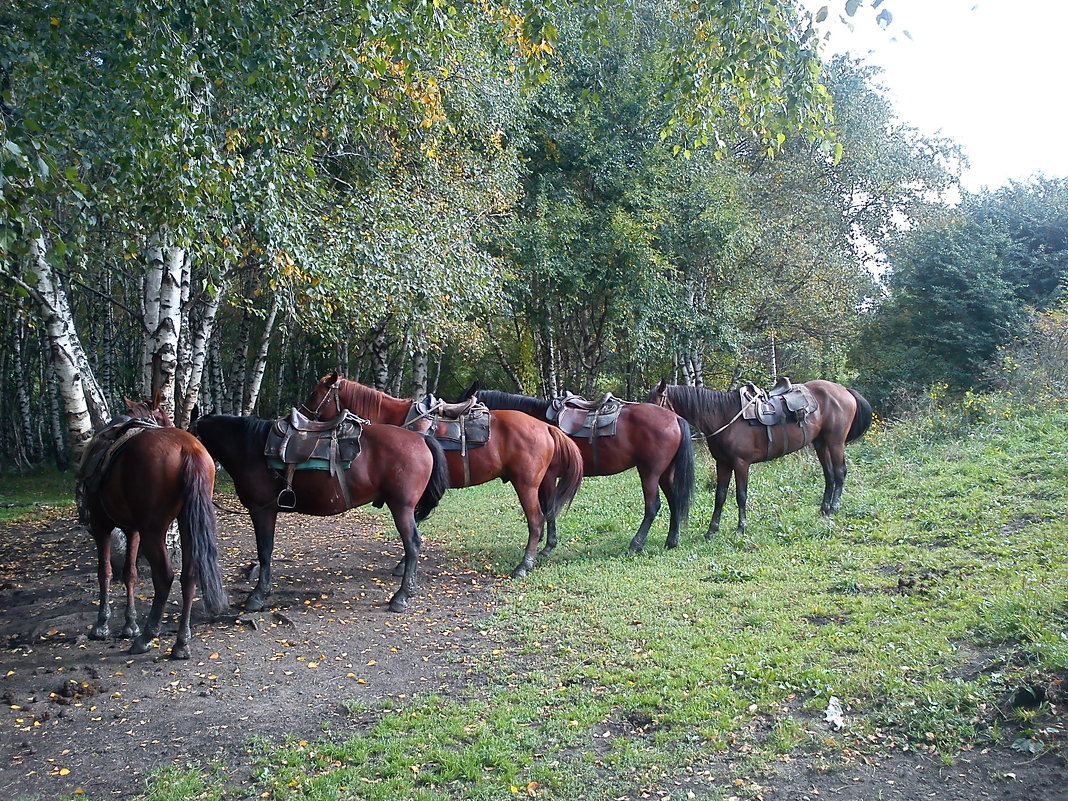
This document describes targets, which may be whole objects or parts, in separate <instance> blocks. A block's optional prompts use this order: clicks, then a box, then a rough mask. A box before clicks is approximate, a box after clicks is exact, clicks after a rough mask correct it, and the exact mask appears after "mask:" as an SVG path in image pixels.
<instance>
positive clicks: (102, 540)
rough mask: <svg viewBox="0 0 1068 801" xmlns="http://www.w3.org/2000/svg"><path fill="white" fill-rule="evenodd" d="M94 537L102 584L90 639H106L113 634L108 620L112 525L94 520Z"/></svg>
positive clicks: (97, 573) (98, 572)
mask: <svg viewBox="0 0 1068 801" xmlns="http://www.w3.org/2000/svg"><path fill="white" fill-rule="evenodd" d="M92 531H93V539H94V540H96V578H97V582H98V583H99V585H100V595H99V599H100V605H99V607H98V608H97V612H96V624H95V625H94V626H93V627H92V628H91V629H89V639H91V640H106V639H107V638H108V637H110V636H111V628H110V627H109V626H108V620H109V619H110V618H111V604H110V603H109V602H108V591H109V590H110V589H111V526H110V525H105V524H102V523H96V522H94V523H93V525H92Z"/></svg>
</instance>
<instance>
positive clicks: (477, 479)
mask: <svg viewBox="0 0 1068 801" xmlns="http://www.w3.org/2000/svg"><path fill="white" fill-rule="evenodd" d="M412 403H413V401H411V400H404V399H402V398H394V397H392V396H390V395H387V394H385V393H384V392H379V391H378V390H376V389H371V388H370V387H366V386H364V385H363V384H359V383H357V382H355V381H349V380H348V379H346V378H342V377H341V375H340V374H338V372H337V371H336V370H335V371H334V372H332V373H330V374H329V375H327V376H324V377H323V378H321V379H319V383H318V384H316V386H315V389H313V390H312V393H311V395H309V396H308V399H307V400H306V401H305V402H304V408H305V410H306V411H308V412H309V413H310V414H311V416H313V417H314V416H316V415H320V414H323V413H324V412H326V413H334V414H337V413H338V412H340V409H342V408H345V409H348V410H349V411H351V412H353V413H355V414H358V415H360V416H361V417H366V418H368V419H369V420H374V421H376V422H380V423H391V424H393V425H403V424H404V422H405V420H406V419H407V417H408V412H409V411H410V409H411V407H412ZM327 419H329V418H327ZM490 432H491V434H490V439H489V442H487V443H486V444H485V445H482V446H480V447H477V448H472V449H470V450H469V451H468V454H467V456H468V464H467V465H466V468H467V469H466V470H465V464H464V456H463V454H462V453H461V452H460V451H446V453H445V458H446V460H447V462H448V465H449V481H450V486H451V487H473V486H475V485H478V484H485V483H486V482H487V481H492V480H493V479H495V478H499V479H501V481H511V482H512V486H513V487H514V488H515V492H516V495H518V496H519V503H520V505H521V506H522V507H523V513H524V514H525V515H526V519H527V547H526V549H525V550H524V553H523V560H522V561H521V562H520V563H519V565H517V566H516V568H515V569H514V570H513V571H512V577H513V578H519V577H521V576H525V575H527V573H529V572H530V571H531V570H533V569H534V562H535V559H536V556H537V549H538V542H539V541H540V540H541V536H542V529H543V527H544V526H545V524H546V523H547V522H548V523H549V524H550V526H554V525H555V521H556V517H557V515H558V514H559V513H560V512H561V511H562V510H563V509H564V508H565V507H566V506H567V505H568V504H569V503H571V500H572V498H574V496H575V493H576V492H578V488H579V485H580V484H581V483H582V454H581V453H579V449H578V447H577V446H576V445H575V443H574V442H572V441H571V440H570V439H569V438H568V437H567V436H566V435H565V434H564V433H563V432H561V431H560V430H559V429H556V428H553V427H552V426H550V425H547V424H546V423H543V422H541V421H540V420H535V419H534V418H533V417H531V416H530V415H527V414H523V413H522V412H516V411H499V412H490ZM465 473H469V476H468V475H465ZM552 545H555V543H548V542H547V543H546V547H545V549H544V550H543V551H542V553H541V556H543V557H545V556H548V555H549V554H550V553H551V552H552Z"/></svg>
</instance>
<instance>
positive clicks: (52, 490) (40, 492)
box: [0, 470, 74, 523]
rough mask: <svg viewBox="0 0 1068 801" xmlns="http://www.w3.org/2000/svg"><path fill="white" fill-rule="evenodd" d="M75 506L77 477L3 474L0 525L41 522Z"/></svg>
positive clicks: (43, 473)
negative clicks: (75, 480)
mask: <svg viewBox="0 0 1068 801" xmlns="http://www.w3.org/2000/svg"><path fill="white" fill-rule="evenodd" d="M73 506H74V474H73V473H69V472H60V471H58V470H42V471H38V472H34V473H25V474H17V473H4V474H3V475H0V523H18V522H28V521H32V520H41V519H45V518H48V517H50V516H54V515H55V510H56V509H57V508H58V509H61V510H62V511H64V512H67V511H69V510H70V509H71V508H72V507H73Z"/></svg>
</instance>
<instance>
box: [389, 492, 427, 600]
mask: <svg viewBox="0 0 1068 801" xmlns="http://www.w3.org/2000/svg"><path fill="white" fill-rule="evenodd" d="M390 512H392V514H393V523H394V525H395V526H396V527H397V531H398V533H399V534H400V535H401V542H403V543H404V560H403V564H404V577H403V578H402V579H401V584H400V588H399V589H398V590H397V591H396V592H395V593H394V594H393V597H392V598H390V600H389V611H391V612H403V611H404V610H406V609H407V608H408V601H409V599H410V598H411V597H412V596H413V595H415V591H416V573H417V571H418V569H419V547H420V545H421V544H422V541H421V538H420V536H419V527H418V526H417V525H416V523H415V510H414V508H413V507H411V506H397V507H396V508H394V507H392V506H391V507H390Z"/></svg>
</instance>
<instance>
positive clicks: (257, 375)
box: [241, 292, 280, 415]
mask: <svg viewBox="0 0 1068 801" xmlns="http://www.w3.org/2000/svg"><path fill="white" fill-rule="evenodd" d="M279 297H280V293H278V292H274V293H273V294H272V295H271V308H270V310H269V311H268V312H267V319H266V320H265V321H264V323H263V334H262V335H261V336H260V345H259V348H257V350H256V361H255V362H253V364H252V374H251V376H250V377H249V384H248V397H247V398H246V400H245V405H244V407H243V408H242V410H241V414H243V415H249V414H252V410H253V409H255V408H256V402H257V401H258V400H259V399H260V386H261V385H262V384H263V373H264V371H265V370H266V369H267V351H268V350H269V349H270V346H271V334H273V333H274V321H275V320H276V319H277V318H278V307H279V305H280V303H279Z"/></svg>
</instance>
